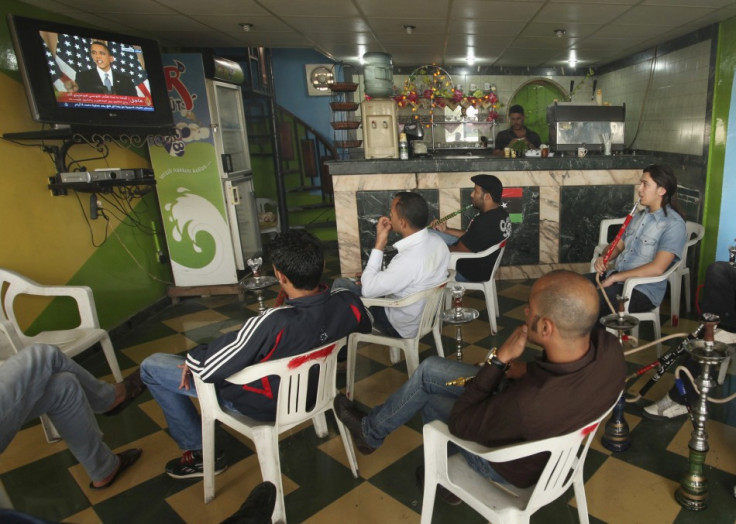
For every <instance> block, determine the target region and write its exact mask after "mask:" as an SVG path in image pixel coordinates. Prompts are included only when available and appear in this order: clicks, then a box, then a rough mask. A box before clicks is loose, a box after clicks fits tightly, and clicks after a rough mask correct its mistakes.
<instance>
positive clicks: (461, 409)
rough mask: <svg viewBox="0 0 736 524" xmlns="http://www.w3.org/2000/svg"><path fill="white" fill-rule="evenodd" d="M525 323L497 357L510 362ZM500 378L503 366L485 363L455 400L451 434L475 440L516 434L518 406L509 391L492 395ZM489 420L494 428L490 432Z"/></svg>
mask: <svg viewBox="0 0 736 524" xmlns="http://www.w3.org/2000/svg"><path fill="white" fill-rule="evenodd" d="M526 339H527V327H526V326H520V327H518V328H516V330H515V331H514V332H513V333H512V334H511V336H510V337H509V338H508V339H507V340H506V342H504V344H503V346H501V348H500V349H499V350H498V352H497V353H496V357H497V358H498V360H500V361H501V362H503V363H505V364H509V363H510V362H511V361H513V360H514V359H516V358H518V357H519V356H521V354H522V353H523V352H524V347H525V346H526ZM502 378H503V369H501V368H499V367H498V366H495V365H491V364H485V365H484V366H483V367H482V368H481V369H480V371H479V372H478V374H477V375H476V376H475V378H474V379H473V380H472V381H471V382H470V384H468V385H467V386H466V388H465V392H464V393H463V395H462V396H461V397H460V398H459V399H458V400H457V401H456V402H455V405H454V407H453V408H452V413H451V414H450V421H449V424H448V425H449V428H450V432H451V433H452V434H453V435H456V436H458V437H460V438H463V439H467V440H473V441H476V442H489V441H491V440H493V441H499V442H503V441H509V440H513V439H515V438H518V437H519V435H517V434H516V429H515V425H514V424H510V423H509V422H510V421H513V420H514V419H515V418H516V419H518V418H519V411H518V409H519V407H518V406H516V405H515V404H514V402H513V399H512V398H510V396H509V395H502V394H498V395H493V393H494V392H495V391H496V388H497V387H498V384H499V383H500V381H501V379H502ZM489 424H490V425H492V427H493V428H494V429H493V431H492V434H489Z"/></svg>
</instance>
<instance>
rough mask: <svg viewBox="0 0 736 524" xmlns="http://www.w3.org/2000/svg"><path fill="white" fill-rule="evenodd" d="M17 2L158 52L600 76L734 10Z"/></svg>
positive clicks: (539, 2)
mask: <svg viewBox="0 0 736 524" xmlns="http://www.w3.org/2000/svg"><path fill="white" fill-rule="evenodd" d="M23 1H24V2H25V3H27V4H31V5H35V6H38V7H41V8H44V9H48V10H50V11H54V12H57V13H61V14H64V15H66V16H68V17H70V18H72V19H75V20H77V21H79V22H84V23H86V24H90V25H94V26H99V27H102V28H105V29H110V30H114V31H116V32H119V33H131V32H132V33H140V34H143V35H145V36H149V37H152V38H155V39H157V40H158V41H159V42H160V43H161V44H162V46H164V47H166V46H185V47H243V46H264V47H281V48H313V49H316V50H318V51H320V52H322V53H323V54H325V55H326V56H327V57H329V58H332V59H335V60H341V61H345V62H348V63H358V60H359V57H360V56H362V54H363V53H364V52H367V51H383V52H386V53H389V54H391V55H392V56H393V62H394V64H395V65H420V64H428V63H436V64H441V65H446V66H450V65H465V64H466V61H465V57H466V56H467V55H468V52H469V51H468V50H469V48H470V49H472V50H473V53H474V55H475V57H476V64H477V65H482V66H505V67H523V66H526V67H555V66H559V65H563V64H566V63H567V61H568V59H569V57H570V52H571V51H573V50H574V51H575V53H576V54H577V60H578V66H579V67H580V66H583V67H588V66H598V65H602V64H606V63H609V62H611V61H613V60H616V59H619V58H623V57H626V56H629V55H631V54H633V53H636V52H638V51H641V50H644V49H647V48H649V47H652V46H654V45H656V44H659V43H662V42H665V41H668V40H671V39H673V38H675V37H678V36H681V35H684V34H687V33H689V32H692V31H694V30H696V29H700V28H702V27H704V26H707V25H710V24H713V23H715V22H719V21H721V20H725V19H727V18H730V17H733V16H736V0H577V1H570V0H498V1H497V0H421V1H413V2H408V1H397V0H23ZM241 23H250V24H253V27H252V29H251V30H250V31H249V32H244V31H243V30H242V29H241V27H240V25H239V24H241ZM405 25H413V26H415V29H414V30H413V32H412V34H407V32H406V31H405V29H404V26H405ZM555 29H565V30H566V31H567V33H566V34H565V36H564V37H562V38H558V37H556V36H555V35H554V30H555Z"/></svg>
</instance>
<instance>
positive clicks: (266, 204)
mask: <svg viewBox="0 0 736 524" xmlns="http://www.w3.org/2000/svg"><path fill="white" fill-rule="evenodd" d="M269 208H270V209H269ZM256 209H257V210H258V211H257V212H258V226H259V227H260V230H261V234H265V233H281V219H280V218H279V208H278V205H277V204H276V201H275V200H273V199H270V198H256ZM269 212H271V213H273V214H274V215H275V216H276V222H275V223H274V225H272V226H270V227H269V226H268V225H266V224H268V223H269V222H264V221H262V220H261V217H262V216H263V215H264V214H266V213H269ZM264 226H265V227H264Z"/></svg>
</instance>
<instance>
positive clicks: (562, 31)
mask: <svg viewBox="0 0 736 524" xmlns="http://www.w3.org/2000/svg"><path fill="white" fill-rule="evenodd" d="M565 33H567V29H555V30H554V34H555V36H557V38H562V37H563V36H565Z"/></svg>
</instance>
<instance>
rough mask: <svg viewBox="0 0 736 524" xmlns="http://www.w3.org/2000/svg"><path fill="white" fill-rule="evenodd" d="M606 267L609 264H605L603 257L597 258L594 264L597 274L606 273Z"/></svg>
mask: <svg viewBox="0 0 736 524" xmlns="http://www.w3.org/2000/svg"><path fill="white" fill-rule="evenodd" d="M606 266H608V264H604V263H603V257H598V258H596V259H595V262H594V263H593V267H594V268H595V272H596V273H598V274H599V275H603V274H604V273H605V272H606V269H608V268H607V267H606Z"/></svg>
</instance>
